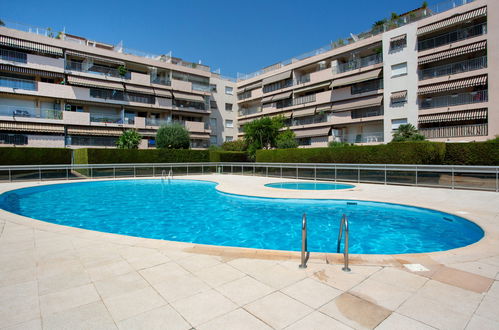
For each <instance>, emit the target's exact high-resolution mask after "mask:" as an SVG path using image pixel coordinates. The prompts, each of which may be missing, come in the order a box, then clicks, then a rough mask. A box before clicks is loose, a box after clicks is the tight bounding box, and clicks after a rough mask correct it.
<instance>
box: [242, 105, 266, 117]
mask: <svg viewBox="0 0 499 330" xmlns="http://www.w3.org/2000/svg"><path fill="white" fill-rule="evenodd" d="M259 112H262V107H260V106H258V107H253V108H241V109H239V111H238V115H239V116H248V115H253V114H255V113H259Z"/></svg>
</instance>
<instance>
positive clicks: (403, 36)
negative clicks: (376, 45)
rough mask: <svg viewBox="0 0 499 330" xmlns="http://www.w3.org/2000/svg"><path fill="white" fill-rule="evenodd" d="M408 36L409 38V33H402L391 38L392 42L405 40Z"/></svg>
mask: <svg viewBox="0 0 499 330" xmlns="http://www.w3.org/2000/svg"><path fill="white" fill-rule="evenodd" d="M406 38H407V34H402V35H399V36H396V37H393V38H391V39H390V42H397V41H401V40H404V39H406Z"/></svg>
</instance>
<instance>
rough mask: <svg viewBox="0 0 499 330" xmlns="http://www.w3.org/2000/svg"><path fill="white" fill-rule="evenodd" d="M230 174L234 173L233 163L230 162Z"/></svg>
mask: <svg viewBox="0 0 499 330" xmlns="http://www.w3.org/2000/svg"><path fill="white" fill-rule="evenodd" d="M230 174H231V175H232V174H234V165H232V164H230Z"/></svg>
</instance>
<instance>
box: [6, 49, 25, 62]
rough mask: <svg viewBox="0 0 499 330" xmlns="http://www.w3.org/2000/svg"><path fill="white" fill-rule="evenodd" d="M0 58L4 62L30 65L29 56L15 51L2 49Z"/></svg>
mask: <svg viewBox="0 0 499 330" xmlns="http://www.w3.org/2000/svg"><path fill="white" fill-rule="evenodd" d="M0 58H1V59H2V60H4V61H11V62H18V63H28V54H26V53H21V52H17V51H15V50H9V49H0Z"/></svg>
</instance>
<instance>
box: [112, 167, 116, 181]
mask: <svg viewBox="0 0 499 330" xmlns="http://www.w3.org/2000/svg"><path fill="white" fill-rule="evenodd" d="M113 179H116V166H113Z"/></svg>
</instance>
